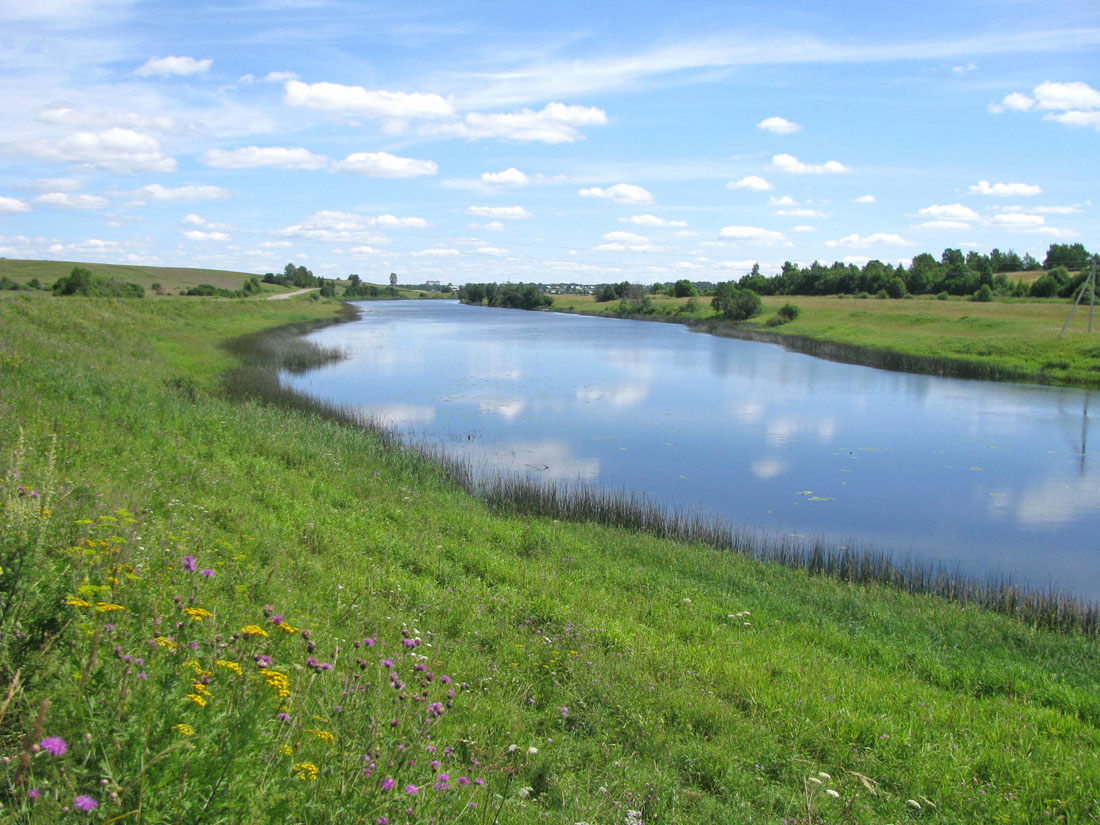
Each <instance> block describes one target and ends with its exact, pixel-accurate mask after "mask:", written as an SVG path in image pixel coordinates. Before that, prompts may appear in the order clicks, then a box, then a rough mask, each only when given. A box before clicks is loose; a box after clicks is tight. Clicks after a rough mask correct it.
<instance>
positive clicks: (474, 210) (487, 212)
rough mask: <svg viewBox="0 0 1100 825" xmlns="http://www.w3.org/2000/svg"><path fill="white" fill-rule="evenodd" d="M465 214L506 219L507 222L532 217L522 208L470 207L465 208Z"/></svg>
mask: <svg viewBox="0 0 1100 825" xmlns="http://www.w3.org/2000/svg"><path fill="white" fill-rule="evenodd" d="M466 213H467V214H469V215H478V216H479V217H482V218H506V219H508V220H517V219H519V218H530V217H533V216H532V215H531V213H530V212H528V211H527V210H526V209H524V208H523V207H522V206H471V207H469V208H467V210H466Z"/></svg>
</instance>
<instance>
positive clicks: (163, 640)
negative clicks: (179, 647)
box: [153, 636, 176, 650]
mask: <svg viewBox="0 0 1100 825" xmlns="http://www.w3.org/2000/svg"><path fill="white" fill-rule="evenodd" d="M153 641H154V642H155V643H156V646H157V647H166V648H168V649H169V650H175V649H176V642H173V641H172V640H171V639H169V638H168V637H167V636H157V637H156V638H155V639H153Z"/></svg>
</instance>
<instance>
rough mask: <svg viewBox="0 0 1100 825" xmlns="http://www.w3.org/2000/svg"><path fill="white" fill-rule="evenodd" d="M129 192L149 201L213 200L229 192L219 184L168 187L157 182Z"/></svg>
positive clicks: (225, 196)
mask: <svg viewBox="0 0 1100 825" xmlns="http://www.w3.org/2000/svg"><path fill="white" fill-rule="evenodd" d="M130 194H131V195H133V196H134V197H136V198H141V199H143V200H151V201H214V200H220V199H222V198H228V197H229V192H228V191H227V190H225V189H222V188H221V187H220V186H179V187H176V188H175V189H169V188H168V187H166V186H161V185H160V184H159V183H151V184H149V185H148V186H143V187H141V188H140V189H135V190H134V191H133V192H131V193H130Z"/></svg>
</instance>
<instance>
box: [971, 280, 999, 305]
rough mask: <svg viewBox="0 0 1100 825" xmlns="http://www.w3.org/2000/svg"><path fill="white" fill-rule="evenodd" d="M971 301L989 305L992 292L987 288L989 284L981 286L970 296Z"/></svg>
mask: <svg viewBox="0 0 1100 825" xmlns="http://www.w3.org/2000/svg"><path fill="white" fill-rule="evenodd" d="M970 300H971V301H978V302H980V303H983V304H985V303H989V302H990V301H992V300H993V290H992V289H990V288H989V284H982V285H981V286H980V287H979V288H978V290H977V291H976V292H975V293H974V294H973V295H971V296H970Z"/></svg>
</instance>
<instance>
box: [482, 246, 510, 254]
mask: <svg viewBox="0 0 1100 825" xmlns="http://www.w3.org/2000/svg"><path fill="white" fill-rule="evenodd" d="M474 251H475V252H476V253H477V254H479V255H510V254H511V253H510V252H509V251H508V250H507V249H501V248H500V247H498V246H479V247H478V248H477V249H475V250H474Z"/></svg>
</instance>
